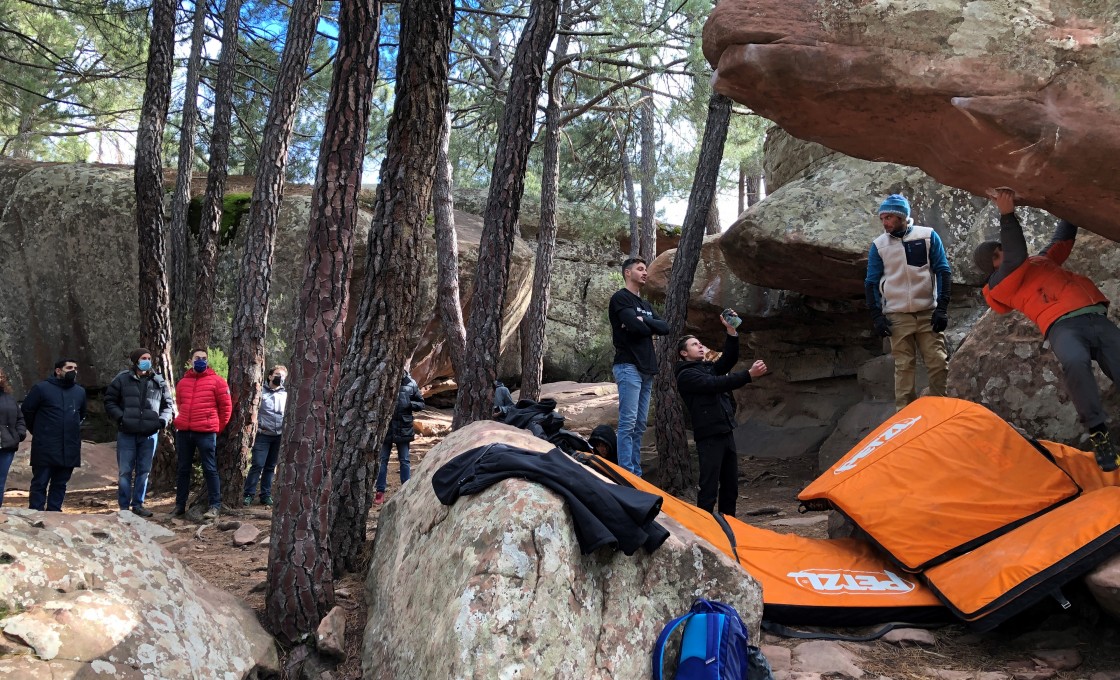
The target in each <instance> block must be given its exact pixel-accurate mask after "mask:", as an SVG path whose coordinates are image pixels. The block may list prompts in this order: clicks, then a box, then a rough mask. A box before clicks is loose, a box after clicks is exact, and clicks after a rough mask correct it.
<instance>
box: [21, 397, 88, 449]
mask: <svg viewBox="0 0 1120 680" xmlns="http://www.w3.org/2000/svg"><path fill="white" fill-rule="evenodd" d="M20 408H22V409H23V417H24V419H26V421H27V429H28V430H29V431H30V432H31V467H69V468H76V467H79V466H81V464H82V421H83V420H85V419H86V391H85V389H84V388H83V387H82V386H81V385H78V384H69V385H67V384H66V383H64V382H63V381H62V380H61V379H59V378H56V377H50V378H47V379H46V380H44V381H43V382H41V383H38V384H36V385H35V386H34V387H32V388H31V391H29V392H28V393H27V396H26V397H25V398H24V400H23V404H22V406H21V407H20Z"/></svg>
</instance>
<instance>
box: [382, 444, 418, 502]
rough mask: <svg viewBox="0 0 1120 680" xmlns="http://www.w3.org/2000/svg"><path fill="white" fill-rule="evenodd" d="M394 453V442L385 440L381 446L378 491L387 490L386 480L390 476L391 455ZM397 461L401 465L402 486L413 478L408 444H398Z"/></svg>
mask: <svg viewBox="0 0 1120 680" xmlns="http://www.w3.org/2000/svg"><path fill="white" fill-rule="evenodd" d="M392 452H393V442H391V441H389V440H385V443H384V444H382V445H381V459H380V462H379V464H378V466H377V490H378V491H384V490H385V478H386V477H387V476H388V474H389V454H390V453H392ZM397 460H398V461H399V462H400V464H401V484H404V483H405V482H407V481H408V478H409V477H411V476H412V466H411V465H409V463H408V442H404V443H402V444H397Z"/></svg>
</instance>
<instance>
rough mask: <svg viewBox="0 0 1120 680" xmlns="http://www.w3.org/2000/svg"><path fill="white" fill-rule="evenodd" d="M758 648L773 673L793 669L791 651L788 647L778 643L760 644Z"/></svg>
mask: <svg viewBox="0 0 1120 680" xmlns="http://www.w3.org/2000/svg"><path fill="white" fill-rule="evenodd" d="M760 649H761V650H762V655H763V656H765V657H766V660H767V661H769V662H770V668H771V669H773V671H774V672H775V673H777V672H778V671H790V670H793V652H791V651H790V650H789V649H788V648H786V647H779V646H778V645H762V647H760Z"/></svg>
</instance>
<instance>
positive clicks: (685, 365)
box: [676, 312, 767, 517]
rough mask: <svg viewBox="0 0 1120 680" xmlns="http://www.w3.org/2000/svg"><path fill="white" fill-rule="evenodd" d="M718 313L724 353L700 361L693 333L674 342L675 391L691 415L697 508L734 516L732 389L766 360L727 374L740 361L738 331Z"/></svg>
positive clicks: (735, 463)
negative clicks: (676, 356)
mask: <svg viewBox="0 0 1120 680" xmlns="http://www.w3.org/2000/svg"><path fill="white" fill-rule="evenodd" d="M733 315H734V312H731V314H729V315H723V314H721V315H720V322H721V323H722V324H723V327H724V328H726V329H727V339H726V340H725V341H724V345H723V355H722V356H720V358H719V359H718V360H717V361H714V362H713V361H704V355H705V353H706V352H707V348H706V347H704V345H703V344H702V343H701V342H700V340H698V339H697V338H696V337H695V336H692V335H686V336H684V337H682V338H681V339H680V340H679V341H678V342H677V353H678V354H679V356H680V359H679V361H678V363H677V369H676V374H677V391H678V392H680V394H681V400H682V401H684V405H685V406H686V407H688V412H689V415H690V416H691V417H692V438H693V439H694V440H696V453H697V455H698V456H699V458H700V492H699V494H698V495H697V497H696V506H697V507H698V508H700V509H701V510H707V511H708V512H711V511H712V508H713V507H714V506H716V500H717V496H718V500H719V503H718V507H719V511H720V513H722V514H724V515H731V516H732V517H734V516H735V500H736V498H737V497H738V495H739V459H738V453H737V452H736V451H735V437H734V435H733V434H732V432H733V431H734V429H735V400H734V398H733V397H732V395H731V391H732V390H734V389H737V388H739V387H742V386H743V385H746V384H747V383H749V382H751V380H752V379H753V378H757V377H759V376H761V375H764V374H765V373H766V371H767V368H766V363H765V362H763V361H762V360H761V359H760V360H758V361H756V362H754V363H753V364H752V365H751V367H750V368H749V369H748V370H746V371H738V372H735V373H731V372H730V371H731V369H732V368H734V367H735V363H736V362H738V361H739V333H738V332H737V331H736V329H735V327H734V326H732V325H731V324H730V323H728V320H727V317H728V316H733Z"/></svg>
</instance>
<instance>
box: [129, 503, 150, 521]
mask: <svg viewBox="0 0 1120 680" xmlns="http://www.w3.org/2000/svg"><path fill="white" fill-rule="evenodd" d="M132 514H134V515H137V516H139V517H143V518H145V519H147V518H148V517H151V516H152V515H154V514H155V513H154V512H152V511H151V510H149V509H147V508H145V507H144V506H143V505H137V506H136V507H135V508H133V509H132Z"/></svg>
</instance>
